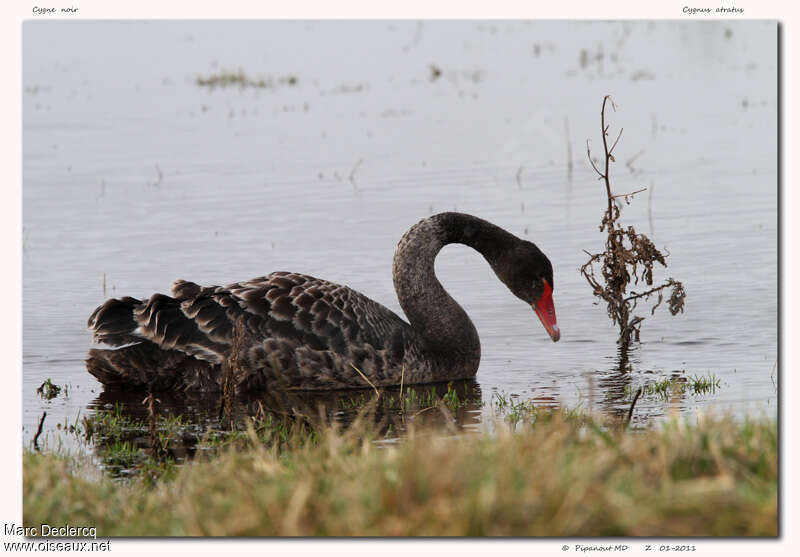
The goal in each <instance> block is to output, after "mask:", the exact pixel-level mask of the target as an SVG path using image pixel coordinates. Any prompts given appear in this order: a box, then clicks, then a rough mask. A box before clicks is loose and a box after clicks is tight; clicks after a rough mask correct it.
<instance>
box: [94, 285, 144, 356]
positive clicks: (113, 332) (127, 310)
mask: <svg viewBox="0 0 800 557" xmlns="http://www.w3.org/2000/svg"><path fill="white" fill-rule="evenodd" d="M141 305H142V301H141V300H137V299H136V298H131V297H130V296H126V297H124V298H122V299H116V298H111V299H110V300H106V302H105V303H104V304H103V305H101V306H100V307H98V308H97V309H96V310H94V312H92V315H91V316H89V322H88V323H87V325H88V327H89V329H90V330H91V331H92V332H93V333H94V340H95V342H100V343H104V344H110V345H111V346H120V345H122V344H130V343H131V342H139V341H141V340H142V339H141V338H140V337H137V336H134V334H133V333H134V331H135V330H136V327H138V324H137V323H136V321H135V320H134V317H133V312H134V310H135V309H136V308H138V307H140V306H141Z"/></svg>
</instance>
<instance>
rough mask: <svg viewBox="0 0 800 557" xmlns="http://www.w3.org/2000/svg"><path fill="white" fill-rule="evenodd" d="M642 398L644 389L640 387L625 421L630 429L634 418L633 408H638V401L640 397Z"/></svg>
mask: <svg viewBox="0 0 800 557" xmlns="http://www.w3.org/2000/svg"><path fill="white" fill-rule="evenodd" d="M640 396H642V388H641V387H639V388H638V389H637V390H636V394H635V395H633V402H631V407H630V408H629V409H628V417H627V419H626V420H625V427H628V426H629V425H630V423H631V418H632V417H633V408H634V406H636V401H637V400H639V397H640Z"/></svg>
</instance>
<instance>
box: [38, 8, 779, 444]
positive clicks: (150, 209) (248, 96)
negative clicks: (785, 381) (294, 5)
mask: <svg viewBox="0 0 800 557" xmlns="http://www.w3.org/2000/svg"><path fill="white" fill-rule="evenodd" d="M776 32H777V25H776V23H774V22H764V21H758V22H723V21H720V22H704V23H699V22H670V21H661V22H599V23H592V22H528V21H515V22H473V21H470V22H431V21H426V22H419V23H418V22H389V21H364V22H254V21H248V22H237V21H228V22H221V21H208V22H176V21H148V22H142V21H138V22H137V21H124V22H113V21H96V22H89V21H74V22H73V21H71V22H39V21H36V22H27V23H26V24H25V26H24V36H23V42H24V45H23V47H24V64H23V65H24V76H23V81H24V87H25V92H24V105H23V114H24V129H23V145H24V155H23V171H24V174H23V179H24V185H23V227H24V229H23V273H24V276H23V318H24V324H23V326H24V332H23V337H24V338H23V370H24V371H23V373H24V381H23V401H24V404H23V412H24V418H23V426H24V436H25V439H26V441H29V440H30V439H31V437H32V436H33V434H34V433H35V431H36V425H37V423H38V419H39V416H40V415H41V414H42V412H43V411H44V410H46V411H47V412H48V418H47V422H46V424H45V426H46V427H45V431H46V432H47V431H50V432H53V430H54V429H55V426H56V424H57V423H59V422H63V421H64V420H74V419H75V417H76V416H78V415H79V414H80V413H83V414H85V413H87V412H92V411H93V410H92V408H94V407H95V406H97V405H98V404H99V405H103V404H109V403H110V402H109V401H108V400H106V399H107V398H108V394H107V393H106V395H105V398H101V395H102V394H103V388H102V385H100V384H99V383H98V382H97V381H96V380H95V379H94V378H93V377H91V376H90V375H89V374H88V373H87V372H86V370H85V367H84V363H83V362H84V358H85V356H86V351H87V350H88V348H90V346H91V339H90V335H89V333H88V332H87V330H86V319H87V317H88V316H89V314H90V313H91V312H92V310H93V309H94V308H95V307H96V306H97V305H99V304H100V303H102V302H103V300H104V299H106V298H107V297H112V296H122V295H132V296H136V297H146V296H149V295H150V294H151V293H153V292H168V291H169V288H170V285H171V283H172V281H173V280H175V279H176V278H184V279H188V280H192V281H195V282H198V283H201V284H225V283H229V282H233V281H237V280H242V279H247V278H251V277H256V276H260V275H263V274H266V273H269V272H271V271H276V270H291V271H298V272H302V273H307V274H311V275H314V276H318V277H321V278H325V279H328V280H331V281H334V282H340V283H344V284H347V285H349V286H351V287H352V288H354V289H356V290H359V291H361V292H363V293H365V294H366V295H368V296H370V297H372V298H373V299H375V300H377V301H379V302H381V303H383V304H385V305H386V306H387V307H389V308H390V309H392V310H394V311H395V312H398V313H399V314H400V315H402V311H401V309H400V306H399V304H398V302H397V299H396V297H395V295H394V291H393V287H392V280H391V264H392V255H393V252H394V247H395V245H396V243H397V241H398V239H399V238H400V236H401V235H402V234H403V233H404V232H405V230H406V229H407V228H408V227H409V226H411V225H412V224H414V223H416V222H417V221H418V220H419V219H421V218H423V217H425V216H427V215H430V214H432V213H436V212H439V211H446V210H458V211H463V212H468V213H473V214H476V215H479V216H481V217H483V218H486V219H488V220H490V221H492V222H494V223H496V224H498V225H500V226H503V227H505V228H506V229H508V230H509V231H511V232H513V233H515V234H517V235H519V236H520V237H524V238H527V239H529V240H531V241H533V242H535V243H536V244H537V245H538V246H539V247H540V248H541V249H542V250H543V251H544V252H545V253H546V254H547V255H548V256H549V258H550V260H551V261H552V262H553V265H554V269H555V294H554V296H555V303H556V311H557V314H558V320H559V325H560V327H561V331H562V338H561V341H560V342H558V343H553V342H551V341H550V339H549V337H548V336H547V334H546V333H545V331H544V330H543V328H542V327H541V325H540V324H539V322H538V320H537V319H536V317H535V315H534V314H533V313H532V312H531V311H530V308H528V307H527V306H526V305H525V304H522V303H521V302H520V301H519V300H517V299H516V298H514V297H513V296H512V295H511V294H510V293H509V292H508V291H507V290H506V289H505V288H504V287H503V286H502V285H501V284H500V283H499V282H498V281H497V279H496V278H495V276H494V274H493V273H492V271H491V270H490V268H489V267H488V265H487V264H486V262H485V261H484V260H483V259H482V258H481V256H480V255H479V254H477V253H476V252H473V251H471V250H470V249H469V248H466V247H464V246H448V247H447V248H445V249H444V250H443V251H442V253H441V254H440V256H439V258H438V259H437V273H438V275H439V277H440V279H441V281H442V283H443V284H444V285H445V286H446V288H447V289H448V290H449V291H450V293H451V294H452V295H453V297H454V298H455V299H456V300H458V301H459V302H460V303H461V304H462V305H463V306H464V308H465V309H466V310H467V312H468V313H469V315H470V316H471V317H472V319H473V321H474V322H475V324H476V326H477V328H478V331H479V332H480V335H481V341H482V348H483V359H482V362H481V367H480V370H479V372H478V375H477V378H476V379H477V383H478V386H479V392H480V396H481V397H483V399H484V401H486V402H489V401H491V399H492V397H493V395H494V393H496V392H497V393H505V394H508V395H515V396H518V397H519V398H520V399H533V400H535V401H537V402H538V403H540V404H544V405H555V404H560V403H563V404H566V405H568V406H576V405H579V404H580V405H584V406H589V407H592V408H595V409H602V410H605V411H609V412H624V411H625V410H626V409H627V407H628V406H629V404H630V390H631V389H635V388H636V387H638V386H639V385H641V384H643V383H645V382H647V381H652V380H657V379H660V378H664V377H670V376H671V375H676V376H681V377H686V376H692V375H697V376H709V377H710V376H715V377H717V378H719V379H720V388H718V389H717V390H716V392H714V393H713V394H708V395H706V396H695V395H692V394H691V393H687V394H685V395H683V396H678V397H673V398H672V399H668V400H664V399H659V398H657V397H645V398H643V399H642V400H640V401H639V403H638V406H637V414H636V417H635V419H636V420H639V421H648V420H649V419H650V418H652V417H658V416H663V415H667V414H669V413H671V412H681V413H684V414H687V415H692V414H693V413H694V412H695V411H696V410H697V409H702V410H714V411H716V410H719V411H730V412H733V413H734V414H735V415H738V416H746V415H751V414H761V413H767V414H772V415H774V414H775V412H776V411H777V410H776V399H777V388H776V383H775V382H776V381H777V373H776V372H775V371H774V367H775V365H776V359H777V90H776V83H777V58H776V52H777V50H776V44H777V41H776ZM240 70H241V71H242V72H243V73H244V74H245V75H247V76H248V77H250V78H252V79H254V80H256V81H258V80H262V81H263V82H264V86H263V87H259V86H256V87H243V88H242V87H238V86H232V87H225V88H221V87H217V88H209V87H205V86H199V85H198V83H197V78H198V77H203V78H207V77H209V76H214V75H219V74H220V73H221V72H238V71H240ZM606 94H612V95H613V97H614V99H615V100H616V102H617V104H618V110H617V112H613V113H610V114H609V119H610V121H611V124H612V131H611V133H613V134H614V135H616V132H615V130H617V129H619V127H623V128H624V132H623V135H622V139H621V140H620V143H619V145H618V146H617V149H616V151H615V154H616V156H617V163H616V165H615V166H613V168H612V181H613V185H614V189H615V191H616V192H618V193H621V192H626V191H633V190H636V189H640V188H641V187H644V186H647V187H649V188H650V191H648V192H645V193H643V194H639V195H637V196H636V198H635V199H634V201H633V203H632V204H631V205H629V206H627V205H626V206H624V208H623V222H624V223H627V224H630V225H633V226H635V227H636V228H637V230H638V231H639V232H644V233H646V234H648V235H650V237H651V238H652V239H653V240H654V242H655V243H656V245H657V246H659V247H664V248H666V249H667V250H668V252H669V253H670V257H669V258H668V262H669V268H668V269H666V270H662V269H658V270H657V280H658V279H659V278H661V279H663V278H666V277H670V276H671V277H675V278H676V279H679V280H681V281H683V283H684V285H685V287H686V291H687V295H688V296H687V301H686V311H685V313H684V314H680V315H678V316H676V317H672V316H670V315H669V313H668V312H667V311H666V308H661V309H660V310H659V311H657V312H656V314H655V315H654V316H652V317H651V316H650V315H649V311H648V310H647V309H646V308H641V309H640V311H639V314H640V315H642V316H644V317H647V319H646V321H645V323H644V326H643V330H642V343H641V345H640V346H638V347H637V348H636V349H635V350H634V351H633V352H632V353H631V355H630V360H629V362H627V364H626V365H625V366H620V361H619V358H618V355H617V350H616V346H615V338H616V330H615V327H614V326H613V325H612V324H611V322H610V321H609V319H608V318H607V316H606V312H605V309H604V308H603V307H600V306H596V305H594V299H593V297H592V295H591V292H590V289H589V287H588V285H587V284H586V282H585V280H584V279H583V278H582V277H581V276H580V274H579V272H578V269H579V267H580V266H581V265H582V264H583V263H584V262H585V261H586V259H587V256H586V254H585V253H584V251H583V250H588V251H599V250H601V249H602V245H603V242H604V236H603V234H602V233H600V232H599V230H598V225H599V223H600V219H601V217H602V212H603V210H604V207H605V192H604V189H603V186H602V183H601V182H598V180H597V177H596V175H594V173H593V171H592V170H591V168H590V167H589V165H588V163H587V162H586V140H587V139H591V146H592V148H593V149H594V151H595V152H599V151H598V150H599V149H600V145H601V139H600V133H599V132H600V122H599V116H600V104H601V101H602V98H603V96H604V95H606ZM570 152H571V160H572V171H571V173H570V172H568V167H569V164H568V162H569V158H568V153H570ZM621 368H624V369H621ZM47 378H52V380H53V382H55V383H57V384H61V385H67V386H68V393H67V394H66V395H64V394H63V393H62V395H60V396H59V397H57V398H55V399H53V400H51V401H43V400H41V398H40V397H38V396H37V394H36V388H37V387H38V386H39V385H40V384H41V383H42V382H43V381H44V380H45V379H47ZM626 386H627V389H626ZM112 398H113V397H112ZM489 407H490V405H486V406H484V408H483V409H480V408H477V409H475V410H474V412H472V413H471V414H470V415H469V416H467V418H466V421H468V422H470V423H479V422H480V421H481V419H482V417H483V418H485V416H486V415H487V412H488V410H487V409H488V408H489Z"/></svg>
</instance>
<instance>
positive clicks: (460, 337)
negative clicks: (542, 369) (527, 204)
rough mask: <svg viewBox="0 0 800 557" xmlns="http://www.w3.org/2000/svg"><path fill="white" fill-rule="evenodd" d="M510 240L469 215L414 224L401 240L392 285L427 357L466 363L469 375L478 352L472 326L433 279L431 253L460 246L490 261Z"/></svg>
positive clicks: (448, 215) (444, 215) (436, 217)
mask: <svg viewBox="0 0 800 557" xmlns="http://www.w3.org/2000/svg"><path fill="white" fill-rule="evenodd" d="M509 238H514V237H513V236H512V235H511V234H509V233H508V232H506V231H505V230H503V229H501V228H499V227H497V226H495V225H493V224H491V223H489V222H487V221H484V220H481V219H479V218H476V217H473V216H471V215H465V214H461V213H440V214H438V215H434V216H432V217H429V218H427V219H425V220H422V221H420V222H419V223H417V224H416V225H414V226H413V227H412V228H411V229H410V230H409V231H408V232H406V234H405V236H403V238H402V239H401V240H400V243H399V244H398V246H397V251H396V252H395V255H394V263H393V266H392V274H393V277H394V287H395V290H396V291H397V297H398V299H399V301H400V306H401V307H402V308H403V311H404V312H405V314H406V316H407V317H408V320H409V322H410V323H411V326H412V327H413V328H414V330H415V331H416V332H417V333H418V334H419V335H421V337H422V339H423V340H424V344H425V349H426V352H427V354H426V355H427V356H428V357H429V358H432V359H442V360H447V361H449V362H450V365H461V366H464V365H468V366H470V365H471V366H474V369H473V370H472V373H474V372H475V371H476V370H477V366H478V363H479V362H480V350H481V347H480V340H479V338H478V332H477V330H476V329H475V325H473V324H472V321H471V320H470V318H469V316H468V315H467V313H466V312H465V311H464V309H463V308H462V307H461V306H460V305H458V303H457V302H456V301H455V300H454V299H453V298H452V297H451V296H450V295H449V294H448V293H447V291H445V289H444V287H443V286H442V284H441V283H440V282H439V280H438V279H437V278H436V273H435V272H434V260H435V259H436V255H437V254H438V253H439V251H440V250H441V249H442V248H443V247H444V246H446V245H447V244H454V243H457V244H465V245H467V246H470V247H471V248H473V249H475V250H477V251H478V252H480V253H481V254H482V255H483V256H484V257H485V258H486V260H487V261H489V263H492V262H493V261H495V260H496V259H497V256H498V255H499V253H498V252H499V250H500V249H501V247H502V246H503V245H504V244H506V243H507V242H508V240H509Z"/></svg>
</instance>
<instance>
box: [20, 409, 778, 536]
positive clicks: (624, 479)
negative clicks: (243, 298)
mask: <svg viewBox="0 0 800 557" xmlns="http://www.w3.org/2000/svg"><path fill="white" fill-rule="evenodd" d="M246 435H247V436H249V438H250V439H251V440H252V443H250V445H249V446H247V447H245V448H242V447H241V446H239V447H238V448H237V449H236V450H234V449H232V448H231V449H229V450H223V451H220V452H219V453H218V454H217V455H216V456H214V457H212V458H211V459H206V460H203V459H198V460H195V461H194V462H191V463H188V464H186V465H184V466H182V467H180V469H178V470H176V472H175V474H174V475H170V476H171V478H172V479H170V480H168V481H167V480H165V481H159V482H155V483H153V482H146V481H143V480H142V481H140V480H134V481H133V482H131V483H129V484H125V485H120V484H119V483H114V482H112V481H110V480H107V479H104V480H102V481H100V482H94V481H89V480H85V479H82V478H81V477H80V474H77V473H76V472H75V470H74V467H75V463H71V462H69V461H67V460H65V459H63V458H60V457H57V456H54V455H50V454H39V453H33V452H26V453H25V454H24V457H23V459H24V460H23V467H24V479H23V494H24V499H23V508H24V519H23V521H24V524H26V525H38V524H42V523H48V524H64V523H70V524H86V525H93V526H97V533H98V535H100V536H137V535H151V536H172V535H174V536H197V535H219V536H297V535H301V536H304V535H322V536H416V535H419V536H448V535H454V536H464V535H466V536H484V535H489V536H495V535H497V536H607V535H616V536H776V535H777V513H778V509H777V493H778V486H777V474H778V472H777V470H778V441H777V424H776V422H775V421H773V420H761V421H748V422H744V423H737V422H735V421H733V420H730V419H722V420H710V419H709V420H701V421H700V423H699V424H698V425H696V426H694V425H687V424H686V423H685V422H682V421H674V422H670V423H668V424H666V425H665V426H664V427H663V428H660V429H654V430H651V431H647V432H635V433H634V432H627V431H617V430H609V429H605V428H602V427H601V426H599V425H597V424H596V423H594V422H593V421H591V420H590V419H587V417H586V416H581V417H580V418H573V417H571V416H570V415H568V414H565V413H563V412H560V411H554V412H553V413H552V415H551V416H549V417H548V418H547V419H542V417H540V418H539V419H537V420H536V421H535V423H533V424H530V423H529V422H527V423H523V424H521V427H519V426H518V427H517V432H516V433H513V434H512V433H509V431H508V430H506V429H504V428H500V431H499V432H498V434H497V435H496V436H488V435H477V434H470V435H460V436H456V437H453V436H452V433H450V434H440V433H431V432H429V431H427V430H426V431H425V433H424V434H423V433H417V434H415V433H414V432H413V431H412V432H411V433H410V434H409V436H408V437H407V438H405V439H403V440H401V441H400V442H399V443H396V444H393V445H390V446H378V445H376V444H374V443H372V442H369V441H365V440H364V439H365V438H366V439H369V438H370V437H371V436H370V433H369V432H365V431H364V429H363V426H358V425H356V426H353V427H351V428H350V429H348V430H347V431H337V430H336V429H335V428H324V429H323V430H321V431H317V432H315V433H314V434H313V435H308V434H303V433H302V432H301V431H300V430H297V431H295V432H294V433H292V435H293V439H292V440H291V442H290V443H282V444H280V446H278V445H275V444H273V445H271V446H265V445H263V444H262V443H261V442H259V437H258V434H257V432H255V431H254V430H252V429H251V430H250V431H249V432H248V433H247V434H246Z"/></svg>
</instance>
